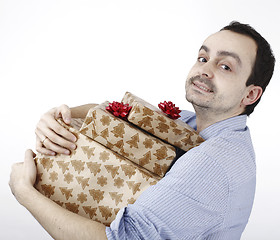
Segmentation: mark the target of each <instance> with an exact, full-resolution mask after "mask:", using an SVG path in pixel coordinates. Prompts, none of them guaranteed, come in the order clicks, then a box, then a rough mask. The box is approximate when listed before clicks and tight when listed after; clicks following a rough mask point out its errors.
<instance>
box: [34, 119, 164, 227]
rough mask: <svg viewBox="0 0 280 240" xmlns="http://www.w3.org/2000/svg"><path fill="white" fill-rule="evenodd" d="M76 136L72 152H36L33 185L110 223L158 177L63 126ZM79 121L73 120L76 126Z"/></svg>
mask: <svg viewBox="0 0 280 240" xmlns="http://www.w3.org/2000/svg"><path fill="white" fill-rule="evenodd" d="M60 124H62V125H63V126H64V127H66V128H68V129H69V130H70V131H71V132H72V133H74V134H75V136H76V137H77V139H78V140H77V142H76V143H77V149H76V150H74V151H72V153H71V155H69V156H67V155H60V154H58V155H56V156H45V155H41V154H37V156H36V158H35V161H36V165H37V181H36V184H35V187H36V188H37V189H38V190H39V191H40V192H41V193H42V194H44V195H45V196H47V197H48V198H50V199H52V200H53V201H55V202H56V203H57V204H59V205H60V206H62V207H64V208H66V209H68V210H70V211H72V212H74V213H77V214H79V215H81V216H84V217H87V218H90V219H92V220H95V221H99V222H101V223H103V224H105V225H107V226H108V225H109V224H110V223H111V222H112V221H113V220H114V219H115V216H116V214H117V212H118V211H119V209H121V208H122V207H125V206H127V205H128V204H132V203H134V201H135V200H136V199H137V197H138V196H139V195H140V194H141V193H142V192H143V191H144V190H145V189H147V188H148V187H149V186H151V185H154V184H156V183H157V181H158V180H159V177H158V176H157V175H153V174H151V173H150V172H148V171H147V170H145V169H143V168H142V167H140V166H137V165H136V164H134V163H133V162H131V161H129V160H127V159H126V158H124V157H122V156H120V155H118V154H116V153H114V152H112V151H110V150H109V149H107V148H106V147H104V146H102V145H101V144H99V143H97V142H95V141H94V140H92V139H90V138H88V137H86V136H84V135H83V134H81V133H80V132H79V131H78V130H76V129H74V128H73V127H69V126H66V125H65V124H63V123H62V121H60ZM80 124H81V122H80V121H76V122H74V125H76V126H79V125H80Z"/></svg>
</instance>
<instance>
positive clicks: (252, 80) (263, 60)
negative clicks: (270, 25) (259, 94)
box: [220, 21, 275, 116]
mask: <svg viewBox="0 0 280 240" xmlns="http://www.w3.org/2000/svg"><path fill="white" fill-rule="evenodd" d="M223 30H229V31H232V32H236V33H240V34H243V35H246V36H248V37H250V38H251V39H253V40H254V41H255V42H256V44H257V54H256V59H255V63H254V66H253V68H252V72H251V75H250V76H249V78H248V80H247V82H246V86H250V85H255V86H260V87H261V88H262V90H263V92H264V91H265V89H266V87H267V85H268V83H269V82H270V79H271V77H272V75H273V71H274V65H275V57H274V54H273V52H272V49H271V47H270V44H269V43H268V42H267V41H266V40H265V39H264V38H263V37H262V36H261V35H260V34H259V33H258V32H257V31H256V30H255V29H254V28H252V27H251V26H250V25H248V24H242V23H240V22H237V21H233V22H231V23H230V24H229V25H227V26H225V27H223V28H222V29H221V30H220V31H223ZM260 99H261V98H259V99H258V100H257V101H256V102H255V103H253V104H251V105H248V106H246V108H245V111H244V112H243V114H247V116H249V115H250V114H251V113H252V112H253V111H254V108H255V107H256V106H257V104H258V103H259V102H260Z"/></svg>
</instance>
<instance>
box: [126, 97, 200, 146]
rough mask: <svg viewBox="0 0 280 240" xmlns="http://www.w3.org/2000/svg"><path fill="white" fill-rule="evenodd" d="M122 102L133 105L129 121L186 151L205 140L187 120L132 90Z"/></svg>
mask: <svg viewBox="0 0 280 240" xmlns="http://www.w3.org/2000/svg"><path fill="white" fill-rule="evenodd" d="M122 102H123V103H125V104H129V105H130V106H132V109H131V111H130V113H129V115H128V121H129V122H131V123H133V124H135V125H137V126H138V127H140V128H142V129H144V130H146V131H147V132H149V133H151V134H153V135H154V136H157V137H158V138H160V139H163V140H165V141H166V142H168V143H170V144H172V145H174V146H176V147H178V148H180V149H183V150H184V151H188V150H190V149H191V148H193V147H196V146H198V145H199V144H200V143H202V142H203V141H204V140H203V138H202V137H200V136H199V134H198V133H197V132H196V131H195V130H194V129H193V128H191V127H190V126H189V125H188V124H186V123H185V122H183V121H181V120H180V119H176V120H175V119H172V118H170V117H169V116H168V115H167V114H165V113H164V112H162V111H161V110H159V109H158V108H156V107H155V106H153V105H151V104H150V103H148V102H146V101H144V100H143V99H141V98H139V97H137V96H135V95H133V94H132V93H130V92H126V94H125V96H124V97H123V99H122Z"/></svg>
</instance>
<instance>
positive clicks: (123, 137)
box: [80, 102, 176, 177]
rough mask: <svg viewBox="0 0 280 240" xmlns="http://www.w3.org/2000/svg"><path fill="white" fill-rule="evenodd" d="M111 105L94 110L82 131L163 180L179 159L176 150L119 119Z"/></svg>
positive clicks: (97, 107) (90, 111)
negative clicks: (176, 157)
mask: <svg viewBox="0 0 280 240" xmlns="http://www.w3.org/2000/svg"><path fill="white" fill-rule="evenodd" d="M108 104H109V102H104V103H103V104H100V105H98V106H96V107H94V108H92V109H90V110H89V112H88V114H87V117H86V119H85V122H84V124H83V126H82V128H81V130H80V132H81V133H83V134H85V135H86V136H88V137H90V138H91V139H94V140H95V141H97V142H99V143H101V144H102V145H104V146H106V147H108V148H109V149H111V150H113V151H115V152H117V153H119V154H120V155H122V156H124V157H126V158H127V159H129V160H131V161H133V162H135V163H136V164H138V165H140V166H142V167H145V168H146V169H147V170H149V171H151V172H154V173H155V174H157V175H159V176H161V177H163V176H164V174H165V172H166V171H167V169H168V167H169V165H170V163H171V162H172V160H173V159H174V158H175V156H176V150H175V148H174V147H173V146H171V145H170V144H167V143H165V142H163V141H162V140H160V139H158V138H155V137H153V136H151V135H150V134H148V133H146V132H145V131H143V130H139V128H137V127H136V126H134V125H133V124H131V123H129V122H127V121H125V120H123V119H121V118H119V117H115V116H114V115H113V114H112V113H110V112H108V111H107V110H106V107H107V106H108Z"/></svg>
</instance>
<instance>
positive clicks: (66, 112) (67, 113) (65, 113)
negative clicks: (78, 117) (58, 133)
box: [59, 105, 71, 124]
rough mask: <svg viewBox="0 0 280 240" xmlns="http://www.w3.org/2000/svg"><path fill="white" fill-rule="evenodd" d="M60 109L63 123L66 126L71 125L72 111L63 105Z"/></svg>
mask: <svg viewBox="0 0 280 240" xmlns="http://www.w3.org/2000/svg"><path fill="white" fill-rule="evenodd" d="M59 109H60V112H61V116H62V119H63V121H64V122H65V123H66V124H70V123H71V110H70V108H69V107H68V106H67V105H61V106H60V108H59Z"/></svg>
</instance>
